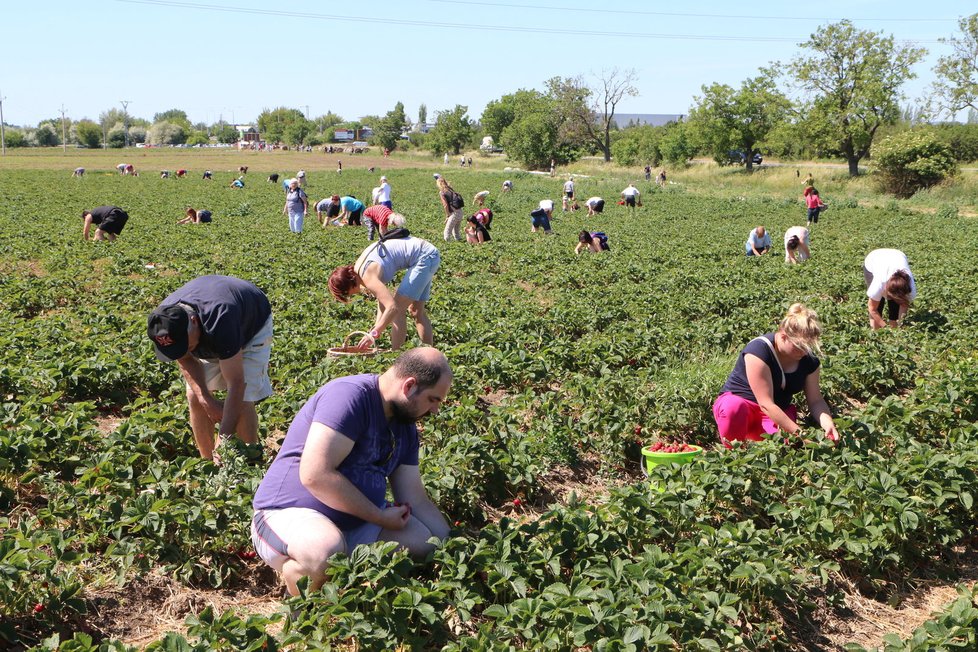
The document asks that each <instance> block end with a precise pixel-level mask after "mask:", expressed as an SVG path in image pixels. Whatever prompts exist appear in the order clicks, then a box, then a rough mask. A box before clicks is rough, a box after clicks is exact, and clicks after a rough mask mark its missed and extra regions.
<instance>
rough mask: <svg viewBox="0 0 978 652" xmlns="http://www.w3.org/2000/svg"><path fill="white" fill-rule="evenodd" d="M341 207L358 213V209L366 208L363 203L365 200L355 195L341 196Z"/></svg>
mask: <svg viewBox="0 0 978 652" xmlns="http://www.w3.org/2000/svg"><path fill="white" fill-rule="evenodd" d="M340 207H342V208H343V210H345V211H349V212H351V213H356V212H357V211H362V210H363V209H364V208H366V207H365V206H364V205H363V202H362V201H360V200H359V199H357V198H355V197H341V198H340Z"/></svg>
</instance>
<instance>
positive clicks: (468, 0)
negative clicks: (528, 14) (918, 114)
mask: <svg viewBox="0 0 978 652" xmlns="http://www.w3.org/2000/svg"><path fill="white" fill-rule="evenodd" d="M429 2H441V3H443V4H450V5H477V6H482V7H501V8H506V9H540V10H546V11H577V12H582V13H594V14H619V15H628V16H672V17H676V18H727V19H729V18H736V19H746V20H804V21H806V22H809V23H810V22H813V21H814V22H823V21H826V22H838V21H840V20H851V21H872V22H880V21H889V22H905V23H951V22H957V20H958V19H957V18H848V19H843V18H818V17H813V16H754V15H747V14H693V13H679V12H672V11H639V10H626V9H589V8H582V7H548V6H543V5H528V4H513V3H503V2H476V1H475V0H429Z"/></svg>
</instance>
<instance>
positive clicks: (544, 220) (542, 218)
mask: <svg viewBox="0 0 978 652" xmlns="http://www.w3.org/2000/svg"><path fill="white" fill-rule="evenodd" d="M530 223H531V224H532V225H533V228H535V229H538V228H540V227H541V226H542V227H543V230H544V231H549V230H550V218H549V217H547V212H546V211H545V210H543V209H542V208H538V209H536V210H535V211H533V212H532V213H530Z"/></svg>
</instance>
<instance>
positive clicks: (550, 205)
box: [540, 199, 554, 211]
mask: <svg viewBox="0 0 978 652" xmlns="http://www.w3.org/2000/svg"><path fill="white" fill-rule="evenodd" d="M540 208H542V209H543V210H545V211H552V210H553V209H554V202H553V200H552V199H543V200H541V201H540Z"/></svg>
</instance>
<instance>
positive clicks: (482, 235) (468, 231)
mask: <svg viewBox="0 0 978 652" xmlns="http://www.w3.org/2000/svg"><path fill="white" fill-rule="evenodd" d="M467 221H468V223H469V226H467V227H465V241H466V242H468V243H469V244H482V243H484V242H489V241H490V240H492V236H490V235H489V227H490V225H491V224H492V211H491V210H490V209H488V208H480V209H479V210H477V211H476V212H475V215H472V216H471V217H469V218H468V220H467Z"/></svg>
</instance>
